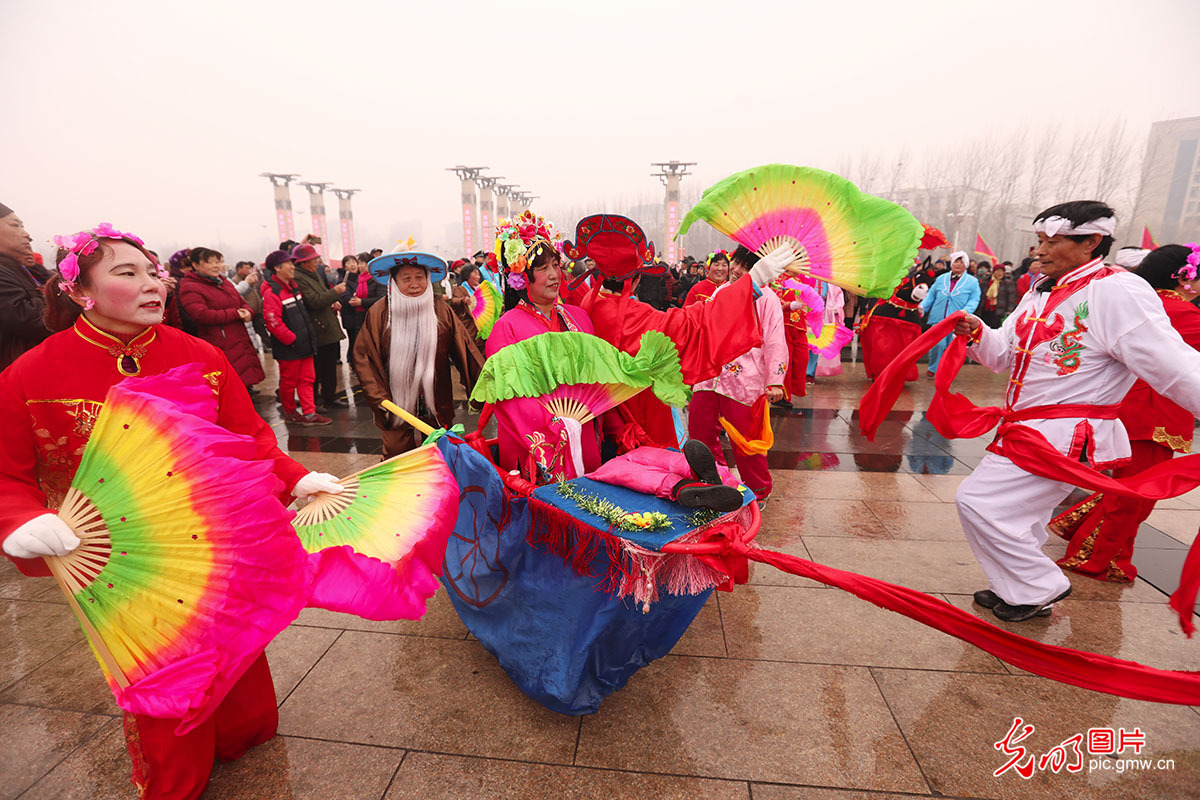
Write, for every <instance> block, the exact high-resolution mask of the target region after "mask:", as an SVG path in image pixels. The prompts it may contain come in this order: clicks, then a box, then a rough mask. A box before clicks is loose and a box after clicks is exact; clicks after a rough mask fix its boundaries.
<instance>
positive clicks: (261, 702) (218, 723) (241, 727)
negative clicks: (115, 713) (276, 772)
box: [125, 362, 286, 800]
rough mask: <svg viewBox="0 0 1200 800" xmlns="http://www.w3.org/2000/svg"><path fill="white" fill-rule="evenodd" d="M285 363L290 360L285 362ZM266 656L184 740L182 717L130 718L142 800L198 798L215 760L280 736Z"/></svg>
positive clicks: (129, 742) (129, 740)
mask: <svg viewBox="0 0 1200 800" xmlns="http://www.w3.org/2000/svg"><path fill="white" fill-rule="evenodd" d="M285 363H286V362H285ZM275 703H276V701H275V686H274V684H273V683H272V682H271V668H270V667H269V666H268V665H267V656H266V654H263V655H260V656H259V657H258V660H257V661H255V662H254V663H253V664H252V665H251V666H250V669H248V670H247V671H246V674H245V675H243V676H242V677H241V679H240V680H239V681H238V682H237V683H236V684H234V686H233V689H232V690H230V692H229V694H228V695H226V697H225V699H224V700H223V701H222V702H221V705H220V706H218V707H217V710H216V713H214V714H213V715H212V716H211V717H209V718H208V720H207V721H205V722H204V724H203V725H200V726H199V727H197V728H195V729H193V730H192V731H190V732H188V733H187V734H185V735H183V736H177V735H176V734H175V728H176V727H177V726H178V725H179V720H177V719H156V718H154V717H144V716H141V715H135V714H126V715H125V746H126V748H128V750H129V758H130V760H131V761H132V762H133V778H132V780H133V785H134V786H136V787H137V788H138V796H139V797H140V798H142V800H194V798H197V797H199V796H200V795H201V794H202V793H203V792H204V787H206V786H208V778H209V775H210V774H211V773H212V765H213V756H214V755H215V756H216V757H217V758H219V759H221V760H222V761H233V760H235V759H238V758H241V756H242V755H243V754H244V753H245V752H246V751H247V750H249V749H250V748H251V747H254V746H256V745H260V744H262V743H263V742H265V741H267V740H268V739H271V738H272V737H274V736H275V729H276V728H277V727H278V725H279V709H278V707H277V706H276V704H275Z"/></svg>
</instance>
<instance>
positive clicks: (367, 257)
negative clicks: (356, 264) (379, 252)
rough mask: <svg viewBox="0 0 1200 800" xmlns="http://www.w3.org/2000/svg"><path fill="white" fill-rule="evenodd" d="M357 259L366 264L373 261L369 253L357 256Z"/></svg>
mask: <svg viewBox="0 0 1200 800" xmlns="http://www.w3.org/2000/svg"><path fill="white" fill-rule="evenodd" d="M355 258H357V259H358V260H359V261H361V262H362V263H364V264H366V263H367V262H369V261H370V260H371V254H370V253H367V252H362V253H359V254H358V255H357V256H355Z"/></svg>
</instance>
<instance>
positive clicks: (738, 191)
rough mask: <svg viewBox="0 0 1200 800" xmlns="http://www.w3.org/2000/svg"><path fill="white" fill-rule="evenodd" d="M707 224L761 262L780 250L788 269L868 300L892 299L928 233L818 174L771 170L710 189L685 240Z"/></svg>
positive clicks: (899, 212)
mask: <svg viewBox="0 0 1200 800" xmlns="http://www.w3.org/2000/svg"><path fill="white" fill-rule="evenodd" d="M696 220H704V221H705V222H707V223H709V224H710V225H712V226H713V227H714V228H716V229H717V230H718V231H720V232H721V233H723V234H725V235H726V236H729V237H731V238H732V239H734V240H735V241H737V242H738V243H739V244H742V245H745V246H746V247H747V248H749V249H750V250H753V251H755V252H757V253H759V254H760V255H766V254H767V253H769V252H770V251H772V250H774V249H775V248H776V247H778V246H780V245H782V244H790V245H791V246H792V247H793V248H794V249H795V250H796V252H797V253H798V254H799V255H798V259H797V262H796V263H794V264H792V265H791V266H790V267H789V268H788V269H789V271H793V272H800V273H807V274H809V275H812V276H813V277H815V278H820V279H821V280H823V281H828V282H830V283H835V284H837V285H838V286H840V287H842V288H843V289H846V290H847V291H851V292H854V293H855V294H860V295H866V296H868V297H888V296H890V295H891V293H892V290H893V289H894V288H895V287H896V285H897V284H898V283H900V281H901V279H902V278H903V277H904V274H905V273H906V272H907V271H908V269H909V268H910V267H911V266H912V263H913V262H912V260H913V256H915V255H916V254H917V244H918V243H919V242H920V241H921V236H922V234H923V232H924V228H923V227H922V226H921V223H920V222H918V221H917V220H916V218H915V217H913V215H912V214H910V213H908V211H906V210H905V209H904V208H903V207H902V206H899V205H896V204H895V203H891V202H889V201H887V200H884V199H882V198H879V197H875V196H873V195H869V194H864V193H862V192H860V191H859V190H858V188H857V187H856V186H855V185H854V184H853V183H851V182H850V181H848V180H846V179H845V178H842V177H839V176H838V175H834V174H833V173H830V172H825V171H823V170H819V169H814V168H812V167H795V166H791V165H788V164H768V165H766V166H762V167H755V168H753V169H748V170H745V171H744V172H739V173H736V174H734V175H730V176H729V177H728V178H725V179H724V180H723V181H720V182H719V183H716V184H714V185H713V186H710V187H709V188H708V189H706V190H705V191H704V194H703V195H702V196H701V197H700V202H699V203H697V204H696V206H695V207H694V208H693V209H692V210H691V211H689V212H688V213H687V216H685V217H684V218H683V222H682V223H681V224H680V227H679V234H678V235H680V236H682V235H683V234H685V233H687V231H688V228H689V227H691V225H692V223H693V222H695V221H696Z"/></svg>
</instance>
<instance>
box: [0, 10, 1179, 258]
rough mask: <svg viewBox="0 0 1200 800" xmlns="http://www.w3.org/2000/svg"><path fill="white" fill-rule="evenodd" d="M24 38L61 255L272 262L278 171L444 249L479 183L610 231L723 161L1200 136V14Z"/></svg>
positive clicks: (51, 229) (174, 24)
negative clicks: (137, 239)
mask: <svg viewBox="0 0 1200 800" xmlns="http://www.w3.org/2000/svg"><path fill="white" fill-rule="evenodd" d="M0 19H2V23H0V67H2V68H3V74H4V75H5V78H6V80H5V90H6V91H5V97H6V101H7V102H6V103H5V104H4V111H3V114H2V116H0V144H2V145H3V157H2V158H0V202H3V203H6V204H8V205H10V206H12V207H13V208H14V209H16V211H17V213H18V214H19V215H20V216H21V217H22V218H23V219H24V220H25V223H26V226H27V228H28V229H29V230H30V232H31V233H32V234H33V236H34V240H35V242H34V246H35V249H38V250H40V251H42V252H43V253H49V251H50V246H49V245H48V241H47V240H48V239H49V238H50V236H51V235H52V234H54V233H66V232H71V231H75V230H78V229H80V228H83V227H89V226H92V225H94V224H96V223H97V222H99V221H108V222H112V223H114V224H115V225H117V227H119V228H122V229H125V230H132V231H135V232H137V233H139V234H141V235H142V236H143V237H144V238H145V239H146V240H147V243H148V244H149V245H150V246H151V247H154V248H155V249H158V250H159V251H160V252H165V253H170V252H171V251H172V250H174V249H176V248H178V247H182V246H195V245H201V244H203V245H207V246H212V247H218V248H220V249H222V250H224V252H225V255H226V258H227V260H228V261H229V262H230V263H232V261H233V260H237V259H241V258H254V259H261V258H262V257H263V255H264V254H265V252H266V251H267V250H268V249H270V248H271V247H272V246H273V245H274V244H275V243H276V241H277V235H276V231H275V220H274V213H273V206H272V194H271V187H270V185H269V184H268V182H267V181H266V180H265V179H264V178H260V177H258V174H259V173H260V172H264V171H270V172H297V173H300V174H301V175H302V176H303V178H302V179H304V180H310V181H331V182H333V183H334V185H335V186H339V187H343V188H358V189H361V190H362V194H360V195H358V196H356V197H355V198H354V205H355V217H356V220H357V228H358V237H357V238H358V247H359V249H363V248H366V247H370V246H376V245H377V246H380V247H383V248H384V249H390V247H391V244H392V243H393V239H394V238H395V237H396V236H401V235H403V236H406V235H407V233H408V232H409V231H407V230H401V229H402V228H407V227H411V223H418V224H419V225H420V234H421V235H420V237H419V239H418V246H422V247H433V246H435V245H443V246H447V245H455V244H457V242H455V241H448V240H447V237H446V229H447V228H448V227H449V226H457V221H458V213H459V184H458V181H457V179H456V178H455V177H454V176H453V175H452V174H451V173H448V172H446V171H445V169H444V168H445V167H449V166H452V165H454V164H468V165H486V166H489V167H491V170H490V174H494V175H503V176H506V180H505V181H504V182H505V183H516V184H519V185H520V186H521V187H522V188H523V189H524V190H526V191H530V192H532V193H534V194H536V195H539V196H540V198H541V199H539V200H537V201H535V203H534V208H535V210H539V211H542V212H544V213H551V214H552V213H553V211H554V210H555V209H570V208H578V207H591V208H593V209H594V210H596V211H602V210H606V209H605V204H606V203H610V204H611V203H613V202H614V201H617V200H627V201H633V200H637V199H640V198H645V199H649V198H657V197H661V191H662V189H661V186H660V185H659V183H658V181H657V179H655V178H652V177H650V176H649V172H650V171H651V170H650V167H649V163H650V162H651V161H667V160H671V159H678V160H681V161H696V162H699V163H698V165H697V166H696V167H694V168H693V169H694V171H695V175H694V176H690V177H688V178H685V184H684V185H685V189H687V188H695V189H700V188H703V187H704V186H707V185H709V184H711V183H713V182H715V181H716V180H719V179H720V178H721V177H723V176H725V175H727V174H729V173H731V172H734V171H737V170H740V169H744V168H746V167H750V166H754V165H756V164H761V163H767V162H771V161H783V162H788V163H795V164H803V165H811V166H818V167H823V168H826V169H836V167H837V164H838V163H839V160H841V159H844V158H846V157H848V156H857V155H859V154H862V153H868V152H869V153H875V154H878V155H880V156H883V157H888V156H889V155H890V156H892V157H894V156H895V154H896V153H898V152H900V151H902V150H907V151H910V152H913V151H915V152H919V153H920V152H930V151H936V150H937V148H942V147H952V146H954V145H955V143H958V142H962V141H965V140H968V139H971V138H977V137H980V136H984V135H988V134H996V135H1004V134H1005V133H1008V132H1011V131H1014V130H1017V129H1020V128H1022V127H1024V128H1028V129H1030V130H1037V129H1038V128H1040V127H1042V126H1045V125H1050V124H1056V123H1057V124H1060V125H1062V126H1064V127H1065V128H1066V129H1073V128H1079V127H1082V126H1087V125H1100V124H1106V123H1107V122H1108V121H1110V120H1111V119H1112V118H1113V117H1114V116H1119V117H1123V118H1125V119H1126V120H1127V122H1128V125H1129V128H1130V131H1131V133H1134V134H1136V135H1138V136H1139V137H1142V136H1144V134H1145V131H1146V129H1147V128H1148V126H1149V124H1150V122H1152V121H1154V120H1157V119H1164V118H1170V117H1180V116H1191V115H1197V114H1200V82H1198V81H1197V80H1196V68H1195V57H1196V52H1197V48H1196V44H1195V36H1196V33H1197V31H1198V30H1200V2H1196V0H1138V2H1128V0H1090V1H1089V2H1077V1H1076V0H1069V1H1065V0H1054V1H1048V0H1037V1H1036V2H1030V1H1029V0H997V1H995V2H986V3H985V2H950V1H949V0H938V1H936V2H919V1H914V2H893V1H889V0H859V1H858V2H847V1H845V0H841V1H839V2H821V3H815V2H689V3H683V2H680V3H676V2H671V3H666V2H653V0H641V2H624V0H608V2H605V3H582V2H575V1H574V0H558V1H557V2H543V1H542V0H536V1H529V0H526V1H524V2H506V3H494V2H493V3H486V2H478V1H477V0H469V1H466V2H464V1H462V0H459V1H457V2H421V3H409V2H390V3H382V2H375V3H370V2H348V1H344V2H340V3H337V4H335V3H329V2H312V1H311V0H297V1H296V2H289V3H269V4H268V3H262V2H254V0H241V1H240V2H227V1H226V0H215V2H206V3H187V4H184V3H165V2H162V0H156V2H124V1H122V0H112V1H111V2H105V3H94V2H53V0H50V1H47V2H33V1H32V0H0ZM1138 158H1139V159H1140V153H1139V154H1138ZM918 182H919V180H918ZM1062 199H1075V198H1062ZM292 201H293V203H294V205H295V206H296V208H297V210H298V211H301V210H303V211H306V210H307V207H308V198H307V194H306V192H305V191H304V189H303V188H301V187H296V186H294V187H293V191H292ZM326 206H327V209H328V212H329V214H330V233H331V236H330V238H331V239H333V240H334V243H333V244H332V248H333V250H332V252H333V254H334V255H340V249H341V248H340V244H339V243H337V239H338V237H337V235H336V234H335V230H336V214H337V201H336V199H335V198H334V197H333V196H332V195H327V196H326ZM556 221H557V222H558V223H559V224H560V227H562V226H570V225H573V223H574V222H575V220H556ZM296 223H297V232H298V238H299V235H302V234H303V233H305V232H307V231H308V230H309V227H308V226H309V219H308V215H307V214H306V213H305V214H297V216H296ZM455 229H456V230H457V227H456V228H455Z"/></svg>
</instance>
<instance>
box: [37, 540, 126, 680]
mask: <svg viewBox="0 0 1200 800" xmlns="http://www.w3.org/2000/svg"><path fill="white" fill-rule="evenodd" d="M46 563H47V564H48V565H49V566H50V572H51V573H52V574H53V575H54V580H55V581H56V582H57V583H58V588H60V589H62V591H63V594H65V595H66V596H67V603H68V605H70V606H71V610H72V611H74V612H75V616H76V617H77V618H78V619H79V624H80V625H82V626H83V632H84V633H85V634H87V637H88V639H89V640H91V642H92V647H94V648H96V652H97V653H99V654H100V658H101V659H103V660H104V664H105V666H107V667H108V673H109V674H110V675H112V676H113V680H115V681H116V682H117V685H118V686H120V687H121V688H122V689H126V688H128V687H129V678H127V677H125V671H124V670H122V669H121V667H120V666H118V664H117V659H116V657H115V656H113V654H112V651H111V650H109V649H108V645H107V644H105V643H104V639H102V638H101V637H100V633H99V631H97V630H96V629H95V627H93V625H92V621H91V620H90V619H88V618H87V615H86V614H84V613H83V609H82V608H80V607H79V603H78V601H76V600H75V593H74V592H72V591H71V588H70V586H69V585H68V583H67V577H66V575H65V574H63V567H62V564H60V563H59V561H58V559H57V558H55V557H54V556H48V557H47V558H46Z"/></svg>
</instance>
